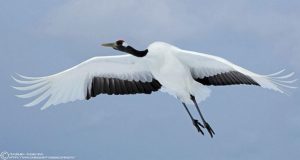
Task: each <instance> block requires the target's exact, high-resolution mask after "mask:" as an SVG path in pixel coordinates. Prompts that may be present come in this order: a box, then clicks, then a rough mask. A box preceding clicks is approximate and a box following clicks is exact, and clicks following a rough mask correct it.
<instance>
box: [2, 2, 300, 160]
mask: <svg viewBox="0 0 300 160" xmlns="http://www.w3.org/2000/svg"><path fill="white" fill-rule="evenodd" d="M299 7H300V2H299V1H298V0H289V1H283V0H273V1H267V0H251V1H250V0H228V1H217V0H210V1H204V0H199V1H193V0H182V1H175V0H174V1H171V0H149V1H138V0H124V1H117V0H51V1H40V0H31V1H19V0H0V57H1V58H0V71H1V76H0V82H1V83H0V84H1V90H0V94H1V96H0V97H1V105H0V113H1V116H0V127H1V129H0V153H1V152H3V151H7V152H18V153H26V152H33V153H43V154H45V155H56V156H62V155H69V156H75V157H76V159H111V160H114V159H116V160H117V159H118V160H119V159H131V160H135V159H136V160H138V159H145V160H153V159H173V160H177V159H178V160H182V159H200V158H201V159H207V160H213V159H231V160H238V159H243V160H247V159H251V160H261V159H273V160H281V159H299V157H300V152H299V148H300V107H299V106H300V105H299V104H300V91H299V89H291V90H289V91H288V92H289V96H287V95H284V94H280V93H278V92H274V91H271V90H266V89H262V88H259V87H253V86H231V87H211V88H212V95H211V97H209V98H208V99H207V100H206V101H204V102H202V103H201V104H200V105H201V108H202V110H203V112H204V115H205V117H206V120H207V121H208V122H209V123H210V125H211V126H212V128H213V129H214V131H215V132H216V135H215V137H214V138H213V139H211V138H210V137H209V135H208V134H206V135H205V136H202V135H201V134H199V133H197V132H196V129H195V128H194V126H193V125H192V123H191V121H190V119H189V117H188V115H187V114H186V112H185V110H184V108H183V106H182V105H181V103H180V102H179V101H178V100H176V99H174V98H173V97H172V96H170V95H167V94H165V93H160V92H157V93H154V94H151V95H150V96H149V95H147V96H146V95H134V96H107V95H100V96H97V97H96V98H94V99H91V100H89V101H76V102H72V103H66V104H60V105H57V106H54V107H50V108H49V109H47V110H44V111H41V110H40V107H41V105H38V106H35V107H32V108H25V107H23V105H24V104H26V103H28V102H29V100H24V99H18V98H17V97H15V95H16V94H20V92H18V91H16V90H14V89H13V88H11V86H16V85H17V84H16V83H15V82H14V81H13V80H12V79H11V76H12V75H15V73H21V74H23V75H28V76H46V75H50V74H54V73H57V72H60V71H62V70H65V69H68V68H70V67H72V66H74V65H76V64H78V63H80V62H82V61H84V60H86V59H88V58H91V57H94V56H104V55H119V54H120V53H119V52H118V51H115V50H111V49H108V48H104V47H101V46H100V45H99V44H100V43H103V42H113V41H115V40H117V39H124V40H126V41H127V43H128V44H130V45H132V46H134V47H135V48H137V49H145V48H146V47H147V45H148V44H150V43H151V42H153V41H165V42H168V43H171V44H173V45H176V46H178V47H180V48H182V49H187V50H193V51H198V52H204V53H210V54H213V55H217V56H221V57H223V58H226V59H227V60H230V61H231V62H233V63H235V64H237V65H240V66H242V67H245V68H247V69H249V70H251V71H254V72H256V73H260V74H269V73H274V72H276V71H279V70H281V69H283V68H285V69H287V71H290V72H292V71H293V72H295V73H296V76H295V77H296V78H298V77H299V75H300V63H299V60H300V21H299V17H300V10H299ZM295 85H296V86H299V82H297V83H295ZM191 108H192V106H191ZM193 113H194V115H197V114H196V112H195V110H193Z"/></svg>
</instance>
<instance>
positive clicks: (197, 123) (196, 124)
mask: <svg viewBox="0 0 300 160" xmlns="http://www.w3.org/2000/svg"><path fill="white" fill-rule="evenodd" d="M182 104H183V106H184V108H185V110H186V111H187V113H188V114H189V116H190V118H191V120H192V122H193V125H194V126H195V127H196V128H197V130H198V132H201V133H202V134H203V135H204V133H203V131H202V130H201V128H200V127H202V128H204V126H203V125H202V124H201V123H200V122H199V121H198V120H197V119H194V118H193V116H192V114H191V112H190V111H189V109H188V108H187V106H186V105H185V103H182Z"/></svg>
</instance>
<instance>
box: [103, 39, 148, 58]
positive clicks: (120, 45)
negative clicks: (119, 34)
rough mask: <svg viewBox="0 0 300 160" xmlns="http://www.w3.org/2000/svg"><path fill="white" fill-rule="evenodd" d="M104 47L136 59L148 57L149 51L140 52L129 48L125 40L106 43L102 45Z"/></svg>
mask: <svg viewBox="0 0 300 160" xmlns="http://www.w3.org/2000/svg"><path fill="white" fill-rule="evenodd" d="M102 46H104V47H112V48H113V49H115V50H118V51H121V52H126V53H129V54H131V55H134V56H136V57H144V56H146V55H147V52H148V49H146V50H144V51H138V50H136V49H134V48H133V47H131V46H129V45H128V44H127V43H126V42H125V41H124V40H117V41H116V42H114V43H104V44H102Z"/></svg>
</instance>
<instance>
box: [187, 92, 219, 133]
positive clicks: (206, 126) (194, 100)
mask: <svg viewBox="0 0 300 160" xmlns="http://www.w3.org/2000/svg"><path fill="white" fill-rule="evenodd" d="M191 100H192V101H193V102H194V104H195V106H196V108H197V111H198V113H199V115H200V117H201V119H202V122H203V124H204V127H205V128H206V129H207V131H208V133H209V134H210V136H211V138H212V137H213V135H214V134H215V132H214V130H213V129H212V128H211V127H210V125H209V124H208V123H207V122H206V121H205V119H204V117H203V115H202V113H201V111H200V109H199V106H198V104H197V102H196V99H195V96H193V95H191Z"/></svg>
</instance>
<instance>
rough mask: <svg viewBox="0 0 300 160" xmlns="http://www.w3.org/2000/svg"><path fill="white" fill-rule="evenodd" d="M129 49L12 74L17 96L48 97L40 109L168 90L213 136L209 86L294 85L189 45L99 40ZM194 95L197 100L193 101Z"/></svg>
mask: <svg viewBox="0 0 300 160" xmlns="http://www.w3.org/2000/svg"><path fill="white" fill-rule="evenodd" d="M103 46H107V47H112V48H114V49H116V50H119V51H122V52H126V53H129V54H130V55H121V56H107V57H94V58H91V59H89V60H87V61H85V62H82V63H80V64H78V65H76V66H74V67H72V68H70V69H67V70H65V71H62V72H60V73H57V74H54V75H50V76H46V77H26V76H22V75H19V76H20V77H21V78H22V79H23V80H20V79H17V78H14V77H13V79H14V80H15V81H16V82H18V83H20V84H24V85H25V86H21V87H14V88H15V89H17V90H21V91H27V92H29V93H26V94H23V95H17V96H18V97H20V98H31V97H36V98H35V99H34V100H33V101H32V102H31V103H29V104H26V105H25V106H34V105H37V104H39V103H41V102H42V101H44V100H46V102H45V104H44V105H43V107H42V109H46V108H48V107H49V106H51V105H57V104H60V103H66V102H70V101H75V100H83V99H86V100H89V99H90V98H92V97H95V96H97V95H99V94H109V95H127V94H138V93H145V94H150V93H151V92H153V91H158V90H161V91H163V90H164V91H167V92H168V93H170V94H171V95H174V96H175V97H176V98H177V99H179V100H180V101H181V102H182V104H183V106H184V107H185V109H186V111H187V112H188V114H189V116H190V118H191V120H192V122H193V125H194V126H195V127H196V128H197V130H198V132H201V133H202V134H204V132H203V131H202V130H201V127H202V128H206V129H207V131H208V132H209V134H210V135H211V137H212V136H213V134H214V131H213V130H212V128H211V127H210V125H209V124H208V123H207V122H206V121H205V119H204V117H203V115H202V113H201V111H200V109H199V107H198V104H197V101H198V102H199V101H202V100H204V99H205V98H207V97H208V96H209V95H210V89H209V88H208V86H211V85H214V86H220V85H237V84H246V85H256V86H260V87H263V88H268V89H272V90H275V91H278V92H281V93H284V91H283V88H295V87H293V86H291V85H290V84H292V83H294V82H295V81H296V79H295V80H286V79H287V78H290V77H291V76H293V74H294V73H290V74H287V75H283V76H282V75H281V76H280V74H281V73H283V72H284V70H282V71H279V72H277V73H274V74H271V75H259V74H256V73H253V72H251V71H249V70H246V69H244V68H242V67H239V66H237V65H234V64H233V63H231V62H229V61H227V60H225V59H223V58H220V57H216V56H212V55H208V54H204V53H197V52H193V51H187V50H183V49H180V48H178V47H175V46H173V45H170V44H168V43H164V42H154V43H152V44H150V45H149V46H148V48H147V49H146V50H144V51H138V50H136V49H134V48H133V47H131V46H129V45H127V44H126V43H125V42H124V41H123V40H118V41H116V42H115V43H108V44H103ZM196 99H197V101H196ZM186 104H194V105H195V106H196V108H197V111H198V113H199V115H200V117H201V120H202V122H203V123H200V122H198V120H197V119H195V118H194V117H193V116H192V114H191V113H190V111H189V109H188V108H187V106H186Z"/></svg>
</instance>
